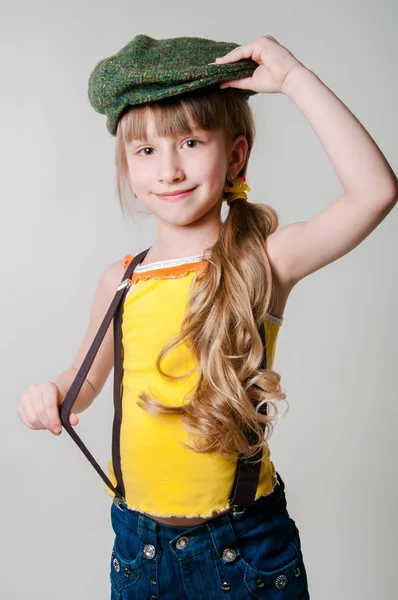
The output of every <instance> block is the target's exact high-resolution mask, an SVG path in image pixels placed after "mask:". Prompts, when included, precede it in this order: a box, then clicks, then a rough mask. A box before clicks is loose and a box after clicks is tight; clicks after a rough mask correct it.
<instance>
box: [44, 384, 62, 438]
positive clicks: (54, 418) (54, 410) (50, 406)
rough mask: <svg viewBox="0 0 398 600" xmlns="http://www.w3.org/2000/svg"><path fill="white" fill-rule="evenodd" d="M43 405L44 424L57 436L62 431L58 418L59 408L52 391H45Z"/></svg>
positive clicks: (54, 392)
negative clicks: (44, 413)
mask: <svg viewBox="0 0 398 600" xmlns="http://www.w3.org/2000/svg"><path fill="white" fill-rule="evenodd" d="M43 405H44V409H45V411H46V417H47V418H46V422H47V427H48V429H51V431H52V432H53V433H56V434H57V435H58V434H60V433H61V431H62V424H61V419H60V417H59V408H58V402H57V392H56V391H53V390H49V391H46V394H45V395H43Z"/></svg>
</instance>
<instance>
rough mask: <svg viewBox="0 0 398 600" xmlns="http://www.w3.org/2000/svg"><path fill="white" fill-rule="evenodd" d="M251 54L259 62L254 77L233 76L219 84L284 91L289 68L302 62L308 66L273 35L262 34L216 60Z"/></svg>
mask: <svg viewBox="0 0 398 600" xmlns="http://www.w3.org/2000/svg"><path fill="white" fill-rule="evenodd" d="M246 58H251V59H252V60H254V61H255V62H257V63H258V64H259V66H258V67H257V69H256V70H255V71H254V73H253V75H252V76H251V77H245V78H243V79H231V80H230V81H224V82H222V83H220V88H226V87H234V88H240V89H244V90H247V89H249V90H253V91H254V92H265V93H269V94H274V93H278V92H282V93H283V89H282V87H283V83H284V81H285V80H286V77H287V75H288V74H289V73H290V71H291V70H292V69H293V68H295V67H297V66H299V67H300V68H305V67H304V65H303V63H301V62H300V61H299V60H298V59H297V58H296V57H295V56H293V54H292V53H291V52H290V51H289V50H288V49H287V48H285V47H284V46H282V45H281V44H279V42H277V40H276V39H275V38H274V37H272V35H263V36H261V38H260V39H258V40H255V41H254V42H248V43H247V44H243V46H238V48H235V49H234V50H232V51H231V52H228V54H225V56H221V57H219V58H216V60H215V62H214V63H211V64H216V65H221V64H225V63H231V62H236V61H239V60H242V59H246Z"/></svg>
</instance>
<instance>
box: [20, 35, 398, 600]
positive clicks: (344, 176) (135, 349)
mask: <svg viewBox="0 0 398 600" xmlns="http://www.w3.org/2000/svg"><path fill="white" fill-rule="evenodd" d="M217 57H218V58H217ZM261 92H263V93H283V94H285V95H287V96H288V97H289V98H290V99H291V100H292V101H293V102H294V103H295V104H296V105H297V107H298V108H299V109H300V111H301V112H302V113H303V115H304V117H305V118H306V119H307V120H308V122H309V123H310V125H311V126H312V127H313V129H314V130H315V132H316V134H317V135H318V137H319V139H320V140H321V142H322V144H323V145H324V147H325V149H326V151H327V153H328V155H329V157H330V159H331V161H332V163H333V166H334V167H335V169H336V173H337V175H338V177H339V179H340V182H341V184H342V186H343V189H344V193H343V194H342V195H341V196H340V197H339V198H337V199H336V200H335V201H334V202H333V203H332V204H331V205H330V206H328V207H327V208H325V209H323V210H322V211H321V212H320V213H319V214H317V215H316V216H315V217H313V218H312V219H310V220H309V221H307V222H300V223H295V224H292V225H289V226H287V227H283V228H280V229H278V217H277V214H276V212H275V210H274V209H273V208H271V207H270V206H268V205H265V204H262V203H261V197H260V196H261V194H260V196H259V194H258V192H254V195H255V197H256V198H258V203H254V202H253V201H248V193H249V192H250V191H251V189H250V187H249V186H248V185H247V182H246V178H245V175H246V172H247V167H248V160H249V156H250V152H251V150H252V146H253V140H254V121H253V115H252V112H251V109H250V107H249V104H248V99H249V96H250V95H252V94H254V93H261ZM89 94H90V101H91V103H92V104H93V106H94V108H95V109H96V110H97V111H99V112H102V113H105V114H106V115H107V127H108V130H109V131H110V133H112V134H113V135H115V136H116V165H117V176H118V191H119V196H120V199H121V201H122V203H124V202H126V196H125V192H126V190H131V191H132V193H133V194H134V196H135V197H136V198H138V199H139V201H140V202H141V203H142V204H143V205H144V206H145V208H146V209H148V210H149V211H150V212H151V213H152V214H153V215H154V216H155V218H156V223H157V230H158V235H157V239H156V241H155V243H154V244H153V245H152V246H150V247H149V248H148V249H146V250H144V251H143V252H141V253H140V254H138V255H131V254H129V255H126V256H125V257H124V258H123V259H121V260H120V261H117V262H116V263H114V264H112V265H110V267H108V268H107V269H106V270H105V271H104V273H103V275H102V277H101V280H100V284H99V286H98V290H97V292H96V295H95V298H94V303H93V307H92V313H91V319H90V325H89V328H88V331H87V333H86V336H85V339H84V341H83V344H82V346H81V348H80V350H79V352H78V354H77V356H76V359H75V361H74V363H73V367H72V368H71V369H69V370H67V371H65V372H64V373H63V374H62V375H60V376H59V377H58V378H57V379H56V380H55V381H54V382H47V383H43V384H38V385H32V386H30V387H29V388H28V390H26V391H25V393H24V394H23V395H22V396H21V399H20V403H19V407H18V415H19V417H20V419H21V420H22V421H23V422H24V423H25V425H26V426H27V427H29V428H31V429H43V428H46V429H48V430H49V431H52V432H53V433H54V434H59V433H60V431H61V420H60V407H61V405H62V403H63V401H64V400H65V398H66V396H67V393H68V390H70V388H71V383H72V381H73V380H75V378H76V372H78V371H79V370H80V369H81V366H82V363H83V359H84V358H85V356H86V355H87V353H88V350H89V348H90V347H91V345H92V343H93V340H94V338H95V335H96V334H97V330H98V329H99V327H100V324H101V323H102V322H103V319H104V315H105V314H106V312H107V311H108V309H109V307H110V304H111V302H112V300H113V298H114V296H115V293H116V290H118V289H119V290H120V289H123V290H124V292H123V293H124V294H125V295H124V297H123V315H122V316H123V319H122V322H121V327H122V338H121V340H116V338H115V337H114V332H113V331H112V328H109V329H108V330H107V331H106V335H105V337H104V339H103V341H102V344H101V346H100V348H99V350H98V353H97V355H96V357H95V360H94V362H93V363H92V366H91V368H90V371H89V373H88V375H87V377H86V378H85V379H84V381H83V383H82V387H81V389H80V392H79V394H78V397H77V399H76V401H75V402H74V406H73V412H70V414H69V419H70V424H71V425H76V424H77V423H78V421H79V420H78V417H77V413H79V412H82V411H83V410H85V409H86V408H88V407H89V406H90V405H91V403H92V402H93V400H94V398H95V397H96V396H97V395H98V394H99V393H100V391H101V389H102V387H103V385H104V383H105V381H106V379H107V377H108V375H109V373H110V371H111V369H112V366H113V365H114V350H115V348H119V349H122V351H123V356H122V358H123V362H122V365H118V369H119V368H120V377H121V383H122V385H121V390H122V392H123V393H122V394H121V395H120V396H119V398H120V410H119V409H118V415H119V417H120V419H119V420H118V419H116V417H115V421H114V428H113V450H114V452H113V455H112V456H113V458H112V461H109V465H108V466H109V469H108V475H109V481H110V482H111V485H108V486H106V488H105V489H106V491H107V492H108V493H109V494H111V495H112V496H113V498H114V502H113V503H112V505H111V519H112V526H113V530H114V532H115V541H114V545H113V549H112V556H111V565H110V580H111V597H112V599H114V600H116V599H118V600H130V599H132V598H140V599H142V598H152V599H153V600H155V599H159V600H160V599H161V600H166V599H184V598H185V599H201V600H202V599H206V600H211V599H220V598H230V599H235V600H241V599H243V598H264V599H265V598H266V599H268V600H272V599H280V600H306V599H308V598H309V591H308V582H307V574H306V569H305V567H304V563H303V555H302V551H301V543H300V536H299V531H298V528H297V526H296V524H295V522H294V520H293V519H292V518H291V517H290V515H289V513H288V511H287V504H286V496H285V484H284V482H283V480H282V478H281V476H280V475H279V473H277V471H276V470H275V467H274V465H273V463H272V461H271V459H270V452H269V448H268V444H267V440H268V439H269V437H270V435H271V433H272V430H273V425H274V422H275V421H276V420H277V419H278V418H279V410H278V409H279V406H278V403H279V401H280V400H283V399H285V398H286V395H285V394H284V393H283V391H282V388H281V385H280V381H281V378H280V375H279V374H278V373H277V372H275V371H274V370H273V369H272V366H273V360H274V353H275V344H276V340H277V336H278V331H279V328H280V326H281V325H282V321H283V314H284V311H285V306H286V302H287V299H288V296H289V294H290V292H291V291H292V289H293V287H294V286H295V285H296V284H297V283H298V282H299V281H300V280H301V279H303V278H304V277H305V276H307V275H309V274H310V273H313V272H314V271H316V270H318V269H320V268H322V267H324V266H325V265H327V264H329V263H331V262H332V261H334V260H336V259H338V258H339V257H341V256H343V255H345V254H346V253H347V252H349V251H350V250H352V249H353V248H354V247H356V246H357V245H358V244H359V243H360V242H361V241H362V240H363V239H365V238H366V236H368V235H369V234H370V233H371V232H372V231H373V230H374V229H375V228H376V227H377V225H378V224H379V223H380V222H381V221H382V220H383V219H384V218H385V217H386V215H387V214H388V213H389V212H390V211H391V209H392V208H393V206H394V205H395V203H396V198H397V189H398V186H397V180H396V177H395V175H394V173H393V172H392V171H391V169H390V167H389V165H388V163H387V162H386V160H385V158H384V157H383V155H382V154H381V152H380V151H379V149H378V147H377V146H376V144H375V143H374V142H373V141H372V139H371V137H370V136H369V135H368V133H367V132H366V131H365V129H364V128H363V127H362V126H361V124H360V123H359V122H358V121H357V119H356V118H355V117H354V116H353V115H352V113H350V111H349V110H348V109H347V108H346V107H345V106H344V104H342V102H340V101H339V99H338V98H336V96H335V95H334V94H333V93H332V92H331V91H330V90H329V89H328V88H327V87H326V86H325V85H324V84H323V83H322V82H321V81H320V79H319V78H318V77H317V76H316V75H315V74H314V73H313V72H312V71H310V70H309V69H308V68H306V67H305V66H304V65H303V64H302V63H301V62H300V61H299V60H297V58H295V57H294V56H293V54H292V53H291V52H289V50H287V49H286V48H285V47H283V46H282V45H280V44H279V43H278V42H277V40H276V39H275V38H273V37H272V36H270V35H266V36H263V37H261V38H260V39H258V40H255V41H253V42H250V43H247V44H244V45H243V46H237V45H236V44H226V43H223V42H214V41H213V40H203V39H200V38H175V39H171V40H154V39H153V38H149V37H148V36H137V37H135V38H134V39H133V40H132V42H130V43H129V44H127V46H125V47H124V48H123V49H122V50H121V51H120V52H118V53H117V54H116V55H115V56H113V57H110V58H107V59H104V60H103V61H101V62H100V63H98V65H97V66H96V68H95V69H94V71H93V73H92V75H91V77H90V86H89ZM223 201H226V202H227V205H228V214H227V216H226V219H225V222H223V221H222V219H221V209H222V206H223ZM123 205H124V204H122V206H123ZM121 282H123V283H122V284H121ZM126 284H127V285H126ZM115 322H116V320H115ZM115 331H116V329H115ZM115 356H116V354H115ZM116 366H117V365H116V361H115V382H116V383H117V381H118V378H119V371H116ZM117 396H118V394H116V395H115V398H116V399H117ZM65 406H66V403H65ZM115 406H116V404H115ZM68 425H69V424H68ZM253 458H254V459H255V460H253ZM245 461H246V462H245ZM255 465H257V479H256V475H255V473H256V468H255ZM253 481H255V484H256V485H255V486H254V488H253V487H250V486H251V485H252V483H253ZM250 490H251V491H250ZM239 499H240V500H241V502H239V501H238V500H239Z"/></svg>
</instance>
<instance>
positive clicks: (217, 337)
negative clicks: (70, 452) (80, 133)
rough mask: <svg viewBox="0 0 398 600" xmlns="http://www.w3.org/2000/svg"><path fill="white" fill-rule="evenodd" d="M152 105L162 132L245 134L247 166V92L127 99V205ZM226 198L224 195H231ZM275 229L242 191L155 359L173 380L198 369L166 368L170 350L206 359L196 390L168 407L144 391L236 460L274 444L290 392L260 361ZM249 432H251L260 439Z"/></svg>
mask: <svg viewBox="0 0 398 600" xmlns="http://www.w3.org/2000/svg"><path fill="white" fill-rule="evenodd" d="M147 110H151V111H153V114H154V117H155V119H156V121H155V122H156V125H157V132H158V134H159V135H160V136H167V135H173V134H176V133H178V134H180V135H185V134H189V133H190V132H191V127H190V125H189V123H192V122H193V123H194V124H195V125H196V126H199V127H200V128H201V129H205V130H212V129H218V128H222V130H223V131H224V133H225V142H226V148H228V144H230V143H231V142H232V141H233V140H234V139H235V138H236V137H237V136H239V135H244V136H246V138H247V141H248V152H247V157H246V161H245V164H244V166H243V168H242V170H241V171H240V172H239V174H238V175H240V176H244V175H245V174H246V171H247V164H248V160H249V157H250V152H251V149H252V146H253V141H254V135H255V127H254V118H253V114H252V111H251V108H250V106H249V103H248V98H247V96H245V95H243V94H242V93H241V91H240V90H237V89H233V88H227V89H224V90H222V91H221V90H220V89H219V88H218V87H214V88H213V87H212V88H207V89H206V90H204V91H201V90H197V91H195V92H190V93H188V94H184V95H181V96H179V97H173V98H168V99H165V100H161V101H158V102H154V103H151V105H150V107H149V105H138V106H131V107H127V109H126V110H125V111H124V113H123V114H122V116H121V119H120V121H119V123H118V127H117V132H116V154H115V160H116V169H117V171H116V175H117V192H118V197H119V201H120V203H121V206H122V210H123V208H124V207H125V206H126V203H127V202H128V201H127V199H126V194H125V189H126V188H127V189H130V187H129V183H128V180H127V174H128V167H127V159H126V150H125V144H126V143H127V144H128V143H129V142H130V141H131V140H132V139H135V138H143V137H144V135H145V133H146V132H145V114H146V111H147ZM130 192H131V189H130ZM228 197H229V194H225V199H228ZM277 228H278V216H277V213H276V211H275V210H274V209H273V208H272V207H271V206H268V205H266V204H255V203H253V202H246V201H244V200H241V199H237V200H234V202H232V203H231V207H230V209H229V212H228V215H227V217H226V220H225V222H224V223H222V226H221V234H220V237H219V239H218V241H217V242H216V243H215V245H213V246H212V247H211V256H210V257H209V258H208V261H209V263H208V266H207V268H206V269H204V270H198V271H197V272H195V274H194V277H193V280H192V284H191V287H190V290H189V296H188V303H187V309H186V312H185V316H184V319H183V321H182V324H181V329H180V331H179V333H178V334H177V335H176V336H175V338H174V339H173V340H171V341H170V342H169V343H168V344H167V345H166V346H165V347H164V348H163V349H162V350H161V351H160V353H159V355H158V357H157V361H156V368H157V369H158V371H159V373H160V374H161V376H162V377H164V378H165V379H166V380H168V381H173V380H174V381H181V380H183V379H185V378H187V377H189V376H190V375H191V374H192V373H193V370H194V369H192V370H191V371H189V372H188V373H186V374H184V375H181V376H173V375H169V374H167V373H165V372H164V371H163V369H162V368H161V362H162V360H163V359H164V358H165V357H166V355H167V354H169V353H170V352H171V351H172V350H173V349H174V348H177V347H178V346H180V345H182V344H186V345H187V346H188V348H189V350H190V351H192V352H193V355H194V357H195V359H196V360H197V364H198V379H197V383H196V386H195V388H194V390H193V393H192V396H190V397H189V398H188V400H189V401H188V402H186V403H184V404H183V405H182V406H167V405H165V404H163V403H162V402H160V401H159V400H158V399H157V398H154V397H152V396H150V395H149V394H147V393H142V394H140V395H139V398H140V402H138V405H139V406H140V407H141V408H142V409H144V410H146V411H148V412H151V413H153V414H162V415H180V417H181V422H182V425H183V427H184V428H185V430H186V431H187V432H188V433H189V434H191V436H190V439H191V440H192V442H193V446H190V445H187V444H184V443H183V442H181V443H182V444H183V445H184V446H186V447H188V448H190V449H191V450H192V451H194V452H205V453H210V452H217V453H219V454H222V455H223V456H225V457H227V458H230V459H236V458H237V454H241V455H242V456H251V455H254V454H255V453H256V452H257V451H258V450H259V449H260V448H261V449H262V448H263V447H264V446H265V445H266V442H267V440H268V439H269V437H270V436H271V435H272V432H273V429H274V425H273V421H276V420H278V419H279V416H278V411H277V406H276V401H279V400H284V399H285V398H286V394H285V393H284V392H283V391H282V389H281V386H280V379H281V378H280V375H279V374H278V373H277V372H276V371H273V370H270V369H260V368H259V365H260V363H261V360H262V357H263V350H264V346H263V340H262V339H261V338H260V335H259V332H258V328H259V326H260V325H261V323H262V322H264V320H265V317H266V314H267V312H268V309H269V307H270V306H271V305H272V303H273V301H274V294H275V290H274V286H273V285H272V272H271V267H270V263H269V260H268V257H267V254H266V250H265V240H266V238H267V236H268V235H269V234H270V233H272V232H273V231H275V230H276V229H277ZM215 324H217V326H216V327H215ZM195 368H196V367H195ZM265 406H266V407H267V411H266V412H267V414H264V412H265V411H264V408H265ZM270 407H272V408H273V412H270V410H269V408H270ZM261 410H262V412H263V414H261V412H260V411H261ZM248 430H249V431H250V430H251V431H252V432H253V433H252V434H251V435H252V436H253V439H254V444H252V445H251V444H249V442H248V439H247V431H248ZM245 432H246V433H245ZM192 436H193V437H192Z"/></svg>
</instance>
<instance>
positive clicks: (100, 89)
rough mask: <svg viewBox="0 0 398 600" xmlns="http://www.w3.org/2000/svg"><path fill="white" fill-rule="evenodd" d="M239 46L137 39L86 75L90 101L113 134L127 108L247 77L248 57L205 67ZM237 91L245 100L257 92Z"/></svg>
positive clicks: (198, 40) (249, 71)
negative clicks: (105, 119)
mask: <svg viewBox="0 0 398 600" xmlns="http://www.w3.org/2000/svg"><path fill="white" fill-rule="evenodd" d="M238 46H239V44H235V43H233V42H217V41H214V40H208V39H203V38H199V37H178V38H170V39H165V40H156V39H154V38H151V37H149V36H147V35H137V36H135V37H134V38H133V39H132V40H131V42H129V43H128V44H126V45H125V46H124V47H123V48H122V49H121V50H119V52H117V53H116V54H114V55H113V56H109V57H108V58H104V59H103V60H101V61H100V62H99V63H97V65H96V66H95V68H94V70H93V71H92V73H91V75H90V77H89V83H88V97H89V100H90V103H91V105H92V106H93V108H94V109H95V110H96V111H97V112H99V113H101V114H105V115H106V116H107V122H106V126H107V129H108V131H109V132H110V133H111V134H112V135H116V128H117V123H118V119H119V117H120V115H121V113H122V111H123V110H124V109H125V108H126V106H132V105H135V104H144V103H147V102H154V101H155V100H161V99H162V98H169V97H171V96H178V95H180V94H184V93H186V92H189V91H192V90H195V89H197V88H202V87H206V86H209V85H213V84H215V83H219V82H221V81H228V80H230V79H241V78H243V77H249V76H251V75H252V74H253V72H254V71H255V69H256V68H257V67H258V64H257V63H256V62H255V61H253V60H251V59H243V60H240V61H238V62H234V63H229V64H220V65H209V64H208V63H210V62H213V61H214V60H215V59H216V58H217V57H218V56H224V55H225V54H227V53H228V52H230V51H231V50H233V49H234V48H237V47H238ZM239 91H240V92H241V93H244V94H246V95H247V96H252V95H253V94H256V93H257V92H254V91H252V90H239Z"/></svg>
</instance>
